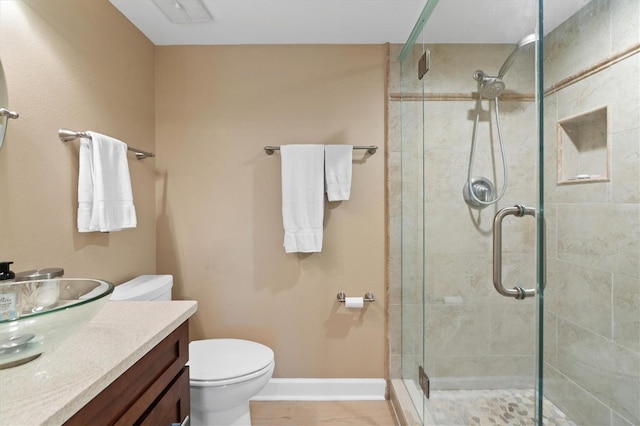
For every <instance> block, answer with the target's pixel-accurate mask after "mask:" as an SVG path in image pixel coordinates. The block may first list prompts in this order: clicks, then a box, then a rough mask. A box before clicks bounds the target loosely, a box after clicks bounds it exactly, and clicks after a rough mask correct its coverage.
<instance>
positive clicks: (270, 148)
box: [264, 145, 378, 155]
mask: <svg viewBox="0 0 640 426" xmlns="http://www.w3.org/2000/svg"><path fill="white" fill-rule="evenodd" d="M353 149H366V150H367V152H368V153H369V154H375V153H376V150H377V149H378V145H368V146H361V145H355V146H354V147H353ZM264 150H265V152H266V153H267V155H271V154H273V152H274V151H280V147H279V146H271V145H267V146H265V147H264Z"/></svg>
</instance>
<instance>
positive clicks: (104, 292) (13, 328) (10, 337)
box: [0, 278, 113, 369]
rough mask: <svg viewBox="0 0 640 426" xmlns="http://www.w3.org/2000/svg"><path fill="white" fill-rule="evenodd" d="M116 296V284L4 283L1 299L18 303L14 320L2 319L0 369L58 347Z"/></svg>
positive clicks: (5, 316)
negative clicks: (113, 294)
mask: <svg viewBox="0 0 640 426" xmlns="http://www.w3.org/2000/svg"><path fill="white" fill-rule="evenodd" d="M112 292H113V284H111V283H109V282H107V281H103V280H96V279H85V278H56V279H49V280H38V281H20V282H10V283H0V296H4V297H8V300H11V301H13V302H14V303H15V310H12V312H11V316H10V317H9V314H8V313H7V312H3V313H2V315H3V316H0V369H2V368H9V367H15V366H17V365H20V364H24V363H26V362H29V361H31V360H33V359H36V358H37V357H38V356H40V354H42V353H44V352H45V351H46V350H49V349H51V348H52V347H55V346H56V345H57V344H58V343H60V342H61V341H63V340H64V339H65V338H67V337H68V336H70V335H72V334H73V333H75V332H76V331H78V330H79V329H81V328H82V327H83V326H84V325H85V324H86V323H88V322H89V320H91V318H93V317H94V316H95V315H96V313H98V311H100V309H102V307H103V306H104V304H105V303H106V302H107V301H108V300H109V297H110V295H111V293H112ZM5 300H7V299H5Z"/></svg>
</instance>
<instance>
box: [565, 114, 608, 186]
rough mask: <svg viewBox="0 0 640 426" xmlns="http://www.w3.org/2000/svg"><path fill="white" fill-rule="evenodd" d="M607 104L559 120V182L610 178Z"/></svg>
mask: <svg viewBox="0 0 640 426" xmlns="http://www.w3.org/2000/svg"><path fill="white" fill-rule="evenodd" d="M608 122H609V121H608V111H607V107H602V108H598V109H595V110H593V111H589V112H586V113H583V114H579V115H575V116H572V117H568V118H564V119H561V120H559V121H558V184H559V185H566V184H576V183H587V182H606V181H609V163H610V161H609V159H610V155H611V154H610V143H609V125H608Z"/></svg>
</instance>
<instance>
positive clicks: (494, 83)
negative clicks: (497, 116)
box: [480, 77, 506, 99]
mask: <svg viewBox="0 0 640 426" xmlns="http://www.w3.org/2000/svg"><path fill="white" fill-rule="evenodd" d="M505 87H506V86H505V84H504V81H502V79H500V78H497V77H487V78H485V79H484V80H482V83H480V93H482V97H483V98H485V99H495V98H497V97H498V96H500V95H501V94H502V92H504V89H505Z"/></svg>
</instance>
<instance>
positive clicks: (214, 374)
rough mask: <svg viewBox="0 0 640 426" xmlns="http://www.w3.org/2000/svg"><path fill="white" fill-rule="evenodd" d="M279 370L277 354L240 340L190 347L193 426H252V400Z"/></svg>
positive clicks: (200, 343)
mask: <svg viewBox="0 0 640 426" xmlns="http://www.w3.org/2000/svg"><path fill="white" fill-rule="evenodd" d="M274 366H275V362H274V357H273V351H272V350H271V349H269V348H268V347H266V346H264V345H261V344H260V343H256V342H251V341H248V340H240V339H209V340H195V341H193V342H191V343H189V382H190V385H191V422H192V424H193V425H233V426H240V425H250V424H251V417H250V414H249V399H250V398H251V397H253V396H254V395H255V394H257V393H258V392H260V390H262V388H264V387H265V385H266V384H267V382H268V381H269V379H270V378H271V375H272V374H273V368H274Z"/></svg>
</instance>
